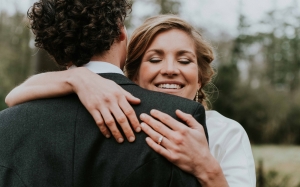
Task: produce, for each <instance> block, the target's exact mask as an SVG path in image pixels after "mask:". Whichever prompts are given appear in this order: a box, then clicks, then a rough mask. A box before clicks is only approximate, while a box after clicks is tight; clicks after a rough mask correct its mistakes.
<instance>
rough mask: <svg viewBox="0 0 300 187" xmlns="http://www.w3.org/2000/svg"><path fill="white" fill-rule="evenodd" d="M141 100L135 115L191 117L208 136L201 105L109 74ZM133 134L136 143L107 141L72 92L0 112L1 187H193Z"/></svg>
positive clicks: (191, 180) (184, 175)
mask: <svg viewBox="0 0 300 187" xmlns="http://www.w3.org/2000/svg"><path fill="white" fill-rule="evenodd" d="M101 76H103V77H105V78H108V79H111V80H114V81H115V82H116V83H118V84H119V85H121V86H122V87H123V88H124V89H126V90H127V91H129V92H130V93H132V94H133V95H134V96H136V97H138V98H140V99H141V104H140V105H136V106H133V107H134V110H135V112H136V114H137V115H138V116H139V115H140V114H141V113H142V112H144V113H149V112H150V110H151V109H158V110H160V111H163V112H165V113H168V114H170V115H171V116H173V117H175V118H176V116H175V110H176V109H181V110H182V111H184V112H187V113H190V114H192V115H193V116H194V118H195V119H196V120H197V121H198V122H200V123H201V124H202V125H203V127H204V130H205V132H206V135H207V129H206V125H205V111H204V108H203V106H201V105H200V104H198V103H196V102H193V101H191V100H188V99H184V98H179V97H176V96H172V95H167V94H163V93H158V92H152V91H148V90H145V89H142V88H140V87H139V86H137V85H136V84H134V83H133V82H131V81H130V80H129V79H127V78H126V77H125V76H123V75H120V74H114V73H108V74H101ZM145 138H146V134H144V133H142V132H141V133H137V134H136V140H135V142H134V143H129V142H127V141H125V142H124V143H122V144H119V143H117V142H116V141H115V140H114V139H113V138H110V139H106V138H105V137H104V136H103V135H102V134H101V133H100V131H99V129H98V127H97V126H96V124H95V122H94V120H93V118H92V117H91V115H90V114H89V113H88V111H87V110H86V109H85V108H84V106H83V105H82V104H81V103H80V101H79V99H78V97H77V96H76V95H75V94H72V95H68V96H65V97H59V98H52V99H41V100H36V101H31V102H27V103H24V104H20V105H17V106H15V107H12V108H8V109H5V110H3V111H1V112H0V187H15V186H16V187H19V186H20V187H21V186H27V187H35V186H36V187H43V186H47V187H48V186H49V187H50V186H53V187H54V186H57V187H69V186H70V187H71V186H74V187H89V186H91V187H92V186H95V187H96V186H97V187H140V186H141V187H194V186H195V187H196V186H200V184H199V183H198V181H197V179H196V178H195V177H193V176H192V175H190V174H188V173H185V172H183V171H182V170H180V169H179V168H178V167H176V166H174V165H173V164H171V163H170V162H168V161H167V160H166V159H165V158H163V157H162V156H160V155H159V154H157V153H156V152H154V151H153V150H152V149H151V148H150V147H149V146H148V145H147V144H146V141H145Z"/></svg>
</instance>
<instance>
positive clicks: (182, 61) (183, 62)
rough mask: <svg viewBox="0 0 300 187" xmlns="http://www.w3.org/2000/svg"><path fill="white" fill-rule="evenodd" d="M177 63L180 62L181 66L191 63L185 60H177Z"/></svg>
mask: <svg viewBox="0 0 300 187" xmlns="http://www.w3.org/2000/svg"><path fill="white" fill-rule="evenodd" d="M178 62H180V63H181V64H189V63H191V62H192V61H190V60H188V59H186V60H178Z"/></svg>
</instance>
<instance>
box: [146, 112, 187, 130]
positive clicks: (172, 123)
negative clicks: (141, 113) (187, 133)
mask: <svg viewBox="0 0 300 187" xmlns="http://www.w3.org/2000/svg"><path fill="white" fill-rule="evenodd" d="M150 114H151V115H152V116H153V117H155V118H156V119H158V120H159V121H161V122H162V123H163V124H165V125H167V126H168V127H170V128H171V129H173V130H175V131H176V130H179V129H181V128H182V127H185V125H182V123H180V122H179V121H177V120H176V119H174V118H172V117H171V116H169V115H168V114H166V113H163V112H161V111H158V110H155V109H153V110H151V111H150Z"/></svg>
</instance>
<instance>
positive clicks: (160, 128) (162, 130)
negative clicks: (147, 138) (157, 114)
mask: <svg viewBox="0 0 300 187" xmlns="http://www.w3.org/2000/svg"><path fill="white" fill-rule="evenodd" d="M140 119H141V120H142V121H144V122H145V123H146V124H147V125H149V126H150V127H151V128H152V129H154V130H155V131H156V132H158V133H159V134H162V135H163V136H166V137H168V138H169V134H170V131H171V129H169V128H168V127H166V126H165V125H164V124H162V123H161V122H160V121H158V120H156V119H154V118H153V117H151V116H149V115H148V114H145V113H143V114H141V115H140Z"/></svg>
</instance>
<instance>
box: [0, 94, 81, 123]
mask: <svg viewBox="0 0 300 187" xmlns="http://www.w3.org/2000/svg"><path fill="white" fill-rule="evenodd" d="M76 101H77V102H76ZM79 103H80V101H79V99H78V97H77V95H75V94H72V95H68V96H64V97H56V98H49V99H38V100H33V101H28V102H25V103H21V104H18V105H16V106H13V107H10V108H7V109H4V110H2V111H0V116H1V118H2V117H3V118H4V117H5V116H8V117H9V118H13V117H16V118H25V117H26V118H28V116H42V115H43V114H49V115H50V114H59V113H62V112H63V111H65V112H66V113H67V112H69V111H71V110H74V108H75V106H76V105H78V104H79Z"/></svg>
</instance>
